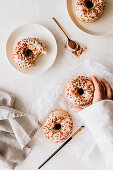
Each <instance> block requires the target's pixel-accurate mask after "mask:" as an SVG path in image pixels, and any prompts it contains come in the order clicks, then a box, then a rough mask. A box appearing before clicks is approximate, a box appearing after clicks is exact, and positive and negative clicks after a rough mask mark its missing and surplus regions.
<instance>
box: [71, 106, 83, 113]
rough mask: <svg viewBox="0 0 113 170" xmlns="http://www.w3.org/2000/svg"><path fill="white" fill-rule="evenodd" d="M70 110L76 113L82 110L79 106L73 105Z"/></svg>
mask: <svg viewBox="0 0 113 170" xmlns="http://www.w3.org/2000/svg"><path fill="white" fill-rule="evenodd" d="M72 110H73V111H75V112H76V113H78V112H80V111H81V110H83V108H81V107H73V108H72Z"/></svg>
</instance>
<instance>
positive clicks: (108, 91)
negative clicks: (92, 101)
mask: <svg viewBox="0 0 113 170" xmlns="http://www.w3.org/2000/svg"><path fill="white" fill-rule="evenodd" d="M100 80H101V82H102V84H103V85H104V87H105V89H106V96H107V99H109V100H112V99H113V90H112V88H111V86H110V84H109V83H108V82H107V81H106V80H105V79H104V78H101V79H100Z"/></svg>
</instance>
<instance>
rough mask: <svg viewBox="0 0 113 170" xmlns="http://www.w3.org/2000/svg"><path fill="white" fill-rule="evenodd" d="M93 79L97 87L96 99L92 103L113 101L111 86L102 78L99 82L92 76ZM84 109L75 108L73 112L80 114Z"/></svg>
mask: <svg viewBox="0 0 113 170" xmlns="http://www.w3.org/2000/svg"><path fill="white" fill-rule="evenodd" d="M91 79H92V82H93V84H94V87H95V91H94V97H93V101H92V103H93V104H94V103H97V102H99V101H101V100H105V99H108V100H113V90H112V88H111V86H110V84H109V83H108V82H107V81H106V80H105V79H104V78H101V79H100V81H99V80H98V79H97V78H96V77H95V76H92V77H91ZM82 109H83V108H81V107H74V108H73V110H74V111H75V112H77V113H78V112H80V111H81V110H82Z"/></svg>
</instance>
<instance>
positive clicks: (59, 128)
mask: <svg viewBox="0 0 113 170" xmlns="http://www.w3.org/2000/svg"><path fill="white" fill-rule="evenodd" d="M72 129H73V120H72V117H71V115H70V114H69V113H68V112H67V111H65V110H55V111H52V112H51V113H50V114H49V115H48V116H47V118H46V120H45V122H44V125H43V130H44V134H45V136H46V137H47V138H48V139H49V140H50V141H51V142H54V143H58V142H60V141H64V140H65V139H67V138H68V137H69V136H70V134H71V133H72Z"/></svg>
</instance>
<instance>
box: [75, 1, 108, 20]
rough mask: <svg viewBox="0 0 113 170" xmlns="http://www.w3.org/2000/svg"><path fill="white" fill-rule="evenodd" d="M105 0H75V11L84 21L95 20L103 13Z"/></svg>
mask: <svg viewBox="0 0 113 170" xmlns="http://www.w3.org/2000/svg"><path fill="white" fill-rule="evenodd" d="M104 8H105V0H75V5H74V13H75V14H76V16H77V18H78V19H79V20H81V21H82V22H89V23H91V22H94V21H96V20H97V19H98V18H99V17H100V16H101V15H102V13H103V11H104Z"/></svg>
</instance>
